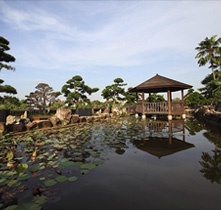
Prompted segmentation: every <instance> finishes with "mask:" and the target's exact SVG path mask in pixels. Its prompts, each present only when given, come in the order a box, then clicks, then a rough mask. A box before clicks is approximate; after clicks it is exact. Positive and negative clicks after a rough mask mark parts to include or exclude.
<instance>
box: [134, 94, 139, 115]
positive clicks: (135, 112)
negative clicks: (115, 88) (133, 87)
mask: <svg viewBox="0 0 221 210" xmlns="http://www.w3.org/2000/svg"><path fill="white" fill-rule="evenodd" d="M137 107H138V92H136V108H135V113H136V114H135V118H138V117H139V115H138V111H137V109H138V108H137Z"/></svg>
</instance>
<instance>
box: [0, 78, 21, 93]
mask: <svg viewBox="0 0 221 210" xmlns="http://www.w3.org/2000/svg"><path fill="white" fill-rule="evenodd" d="M3 82H4V80H2V79H0V93H9V94H17V91H16V89H15V88H13V87H12V86H10V85H2V83H3Z"/></svg>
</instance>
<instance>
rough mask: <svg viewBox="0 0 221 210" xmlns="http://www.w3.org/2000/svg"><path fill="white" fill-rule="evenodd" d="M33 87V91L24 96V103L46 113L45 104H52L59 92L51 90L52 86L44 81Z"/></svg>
mask: <svg viewBox="0 0 221 210" xmlns="http://www.w3.org/2000/svg"><path fill="white" fill-rule="evenodd" d="M35 88H36V89H37V90H36V91H35V92H31V93H30V94H29V95H27V96H25V97H26V98H27V99H26V100H25V103H26V104H27V105H28V106H29V108H34V107H37V108H39V109H40V110H41V111H43V113H44V114H46V106H49V107H50V106H52V105H53V103H54V102H55V101H56V98H57V97H58V95H59V94H58V93H56V92H53V88H52V87H50V86H49V85H48V84H45V83H39V84H38V85H37V86H36V87H35Z"/></svg>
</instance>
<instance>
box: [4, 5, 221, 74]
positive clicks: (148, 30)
mask: <svg viewBox="0 0 221 210" xmlns="http://www.w3.org/2000/svg"><path fill="white" fill-rule="evenodd" d="M95 3H96V2H95ZM95 3H94V4H92V3H90V4H89V6H82V4H79V3H75V2H74V3H72V2H69V3H68V5H70V6H71V5H72V6H75V7H78V8H79V9H80V10H81V11H82V12H83V13H82V14H81V21H83V18H82V16H84V15H86V16H87V17H89V16H90V17H91V18H92V19H93V21H94V22H90V21H88V20H87V21H88V22H87V24H92V25H93V24H94V25H95V24H97V25H99V24H98V23H99V22H102V24H100V27H96V29H94V30H86V29H85V28H84V29H82V27H79V25H80V23H79V22H78V19H77V16H74V17H73V19H71V20H72V21H71V20H67V17H69V18H71V17H72V14H71V13H69V14H68V15H67V14H65V11H64V14H63V15H62V16H59V15H55V14H54V13H51V12H50V11H48V10H46V9H40V8H36V7H34V6H31V4H30V5H29V8H28V9H27V8H24V9H23V10H21V9H18V8H16V6H9V5H8V4H6V3H4V10H3V9H2V10H1V13H2V16H3V20H4V21H5V22H6V23H7V24H9V25H11V27H13V28H17V29H19V30H23V31H27V32H29V33H30V36H31V38H29V39H27V40H21V41H23V44H22V45H21V46H18V48H17V49H16V54H17V60H18V62H20V63H21V64H22V65H24V66H30V67H39V68H43V67H44V68H46V69H54V68H57V69H61V70H66V69H70V70H77V69H85V68H88V67H94V66H104V67H105V66H109V65H111V66H119V67H120V66H136V65H143V64H147V63H151V62H159V61H163V60H165V59H168V58H170V57H173V58H174V59H176V56H178V57H179V56H183V54H185V53H193V54H194V53H195V52H194V48H195V47H196V44H197V43H198V42H199V40H201V39H203V38H205V36H207V35H208V34H209V35H213V34H214V33H215V31H217V33H218V34H220V33H221V31H220V30H221V29H219V28H217V25H218V24H219V20H220V19H221V13H220V12H219V11H218V8H219V7H220V6H221V3H220V2H213V3H212V4H211V3H210V2H157V3H153V2H136V3H134V2H130V3H128V2H126V3H125V2H121V3H119V2H117V5H118V6H119V9H117V10H116V6H114V5H115V4H114V3H112V4H111V5H112V6H110V9H109V10H108V11H109V12H108V13H107V14H108V15H109V16H108V18H107V21H106V22H105V21H104V20H103V19H102V18H104V17H105V15H104V14H105V12H107V9H108V8H109V7H108V3H103V2H102V3H100V2H99V4H102V6H103V7H102V8H101V7H98V8H96V7H95ZM51 5H54V4H51ZM91 7H93V10H92V8H91ZM61 9H62V8H61ZM76 10H77V8H75V11H76ZM70 11H71V7H70V8H69V12H70ZM88 13H89V14H88ZM206 14H210V15H206ZM96 15H97V16H98V15H100V16H98V17H97V18H95V16H96ZM209 35H208V36H209ZM24 41H25V42H24Z"/></svg>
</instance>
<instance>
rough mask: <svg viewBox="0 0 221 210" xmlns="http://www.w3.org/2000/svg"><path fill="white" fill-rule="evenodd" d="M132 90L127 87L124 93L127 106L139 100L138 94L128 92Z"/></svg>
mask: <svg viewBox="0 0 221 210" xmlns="http://www.w3.org/2000/svg"><path fill="white" fill-rule="evenodd" d="M131 89H133V88H132V87H129V88H128V89H127V91H126V92H125V98H124V99H125V101H126V104H127V105H131V104H134V103H135V102H136V99H138V100H139V99H140V96H141V95H140V94H137V95H136V93H135V92H130V90H131ZM137 97H138V98H137Z"/></svg>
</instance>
